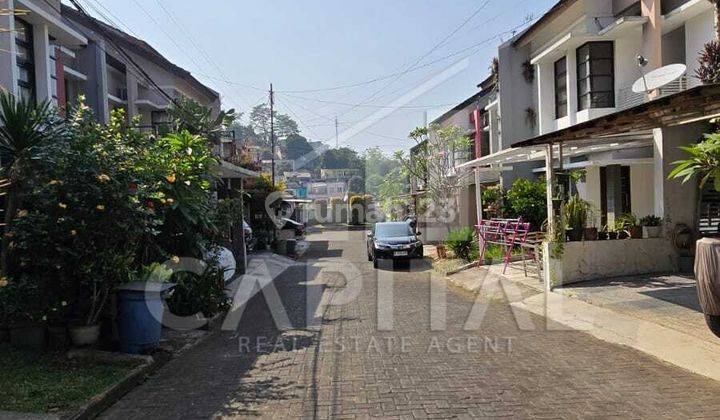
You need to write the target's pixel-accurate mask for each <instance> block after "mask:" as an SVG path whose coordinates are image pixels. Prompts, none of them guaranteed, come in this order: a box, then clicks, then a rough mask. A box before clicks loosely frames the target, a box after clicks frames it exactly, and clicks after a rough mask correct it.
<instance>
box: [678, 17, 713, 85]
mask: <svg viewBox="0 0 720 420" xmlns="http://www.w3.org/2000/svg"><path fill="white" fill-rule="evenodd" d="M714 31H715V30H714V26H713V14H712V13H701V14H700V15H698V16H695V17H694V18H692V19H689V20H688V21H687V22H685V55H686V58H685V63H686V64H687V66H688V71H687V74H688V82H689V85H690V86H695V85H698V84H700V81H699V80H698V79H697V78H695V77H694V75H695V70H696V69H697V68H698V56H699V53H700V51H702V50H703V47H704V46H705V44H706V43H707V42H708V41H710V40H712V39H713V36H714Z"/></svg>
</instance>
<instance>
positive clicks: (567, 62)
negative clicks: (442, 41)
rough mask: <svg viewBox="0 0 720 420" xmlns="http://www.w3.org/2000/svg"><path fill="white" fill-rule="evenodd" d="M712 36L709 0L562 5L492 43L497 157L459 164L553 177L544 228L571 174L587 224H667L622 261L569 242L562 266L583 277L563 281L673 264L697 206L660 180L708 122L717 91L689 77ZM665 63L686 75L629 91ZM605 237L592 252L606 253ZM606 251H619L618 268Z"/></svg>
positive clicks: (692, 191) (684, 191)
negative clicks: (677, 240)
mask: <svg viewBox="0 0 720 420" xmlns="http://www.w3.org/2000/svg"><path fill="white" fill-rule="evenodd" d="M714 34H715V31H714V27H713V7H712V5H711V3H710V2H708V1H706V0H685V1H682V0H675V1H671V0H641V1H632V0H562V1H560V2H558V3H557V4H556V5H555V6H553V7H552V8H551V9H550V10H549V11H548V12H547V13H546V14H545V15H543V16H542V17H541V18H540V19H539V20H538V21H536V22H535V23H534V24H533V25H531V26H530V27H529V28H528V29H527V30H525V31H524V32H522V33H520V34H518V35H517V36H515V37H514V38H513V39H511V40H509V41H508V42H506V43H505V44H503V45H502V46H501V47H500V49H499V54H498V56H499V106H500V110H501V118H500V122H501V127H502V135H501V136H500V142H501V145H502V150H499V151H497V152H494V153H493V154H491V155H490V156H486V157H482V158H479V159H476V160H474V161H471V162H468V163H466V164H464V165H461V166H460V169H465V168H480V167H486V166H487V165H491V166H496V167H499V168H508V167H512V170H510V171H502V172H501V174H502V175H501V177H502V178H503V180H506V179H513V178H518V177H525V178H536V177H545V178H546V179H550V180H556V181H557V182H556V183H552V182H548V204H549V214H550V216H549V218H550V222H551V223H552V221H553V219H554V218H555V214H556V212H557V210H558V209H557V208H554V207H553V204H552V201H553V200H552V198H555V197H558V194H561V193H563V192H566V191H567V185H566V183H567V181H563V177H556V176H555V175H556V173H557V172H560V173H565V174H567V173H568V172H569V171H572V170H582V171H583V173H584V176H583V179H582V180H581V182H579V183H578V192H579V195H580V196H581V198H583V199H585V200H587V201H589V202H590V203H591V204H592V206H593V207H594V208H595V212H594V214H595V217H594V218H593V219H594V220H593V221H592V222H593V223H594V224H595V226H597V227H599V228H602V227H603V226H607V227H608V228H609V229H612V228H613V225H614V221H615V220H616V219H617V218H618V217H619V216H620V215H623V214H627V213H632V214H634V215H636V216H637V217H643V216H646V215H651V214H655V215H657V216H660V217H664V218H665V222H666V226H665V238H664V239H663V240H660V241H650V240H648V241H631V242H633V245H632V247H631V248H628V249H623V251H622V252H621V254H619V255H621V256H622V258H623V260H622V263H620V262H621V261H619V260H617V258H616V257H618V254H617V253H615V252H610V251H608V250H605V251H603V252H600V253H598V252H595V250H588V249H585V250H584V251H583V252H578V253H573V252H568V251H567V250H571V251H572V250H573V248H574V247H575V245H572V246H568V247H567V248H566V253H567V254H568V256H566V258H565V260H566V261H573V264H574V265H575V266H580V267H582V270H584V271H585V273H578V272H574V273H573V274H570V275H568V276H562V275H561V276H556V277H559V278H560V281H561V282H562V281H563V279H565V278H566V277H567V278H570V279H573V278H574V280H577V277H578V276H581V277H582V276H592V275H597V274H602V275H604V276H607V275H613V274H614V275H622V274H632V273H638V272H650V271H673V270H676V269H677V268H678V264H679V262H678V258H677V257H678V252H677V250H676V249H675V244H673V243H672V242H673V241H672V240H671V238H672V236H673V235H674V233H675V232H677V230H678V229H681V228H682V226H689V227H691V228H692V229H695V230H696V231H697V230H698V229H699V228H700V222H699V216H698V215H699V214H702V213H703V212H704V211H705V210H703V209H704V208H705V207H703V206H704V205H703V202H702V199H701V198H702V197H699V196H698V194H697V192H696V188H693V187H692V186H690V185H687V186H680V185H679V184H678V183H677V182H676V181H668V180H667V175H668V173H669V171H670V170H671V169H672V165H671V163H672V162H673V161H675V160H677V159H679V158H682V156H683V155H682V152H680V151H679V149H678V147H679V146H682V145H686V144H690V143H693V142H695V141H697V140H699V139H700V138H701V134H702V133H703V132H704V131H705V130H707V125H706V122H707V120H709V119H710V118H712V117H713V116H714V114H713V109H712V106H713V105H711V104H712V103H713V102H712V100H711V99H710V98H713V95H714V94H715V92H714V91H713V88H712V87H711V86H699V85H700V81H699V79H697V78H696V77H695V69H697V67H698V57H699V53H700V51H701V50H702V49H703V46H704V44H705V43H707V42H708V41H710V40H712V39H713V38H714V36H715V35H714ZM670 64H681V65H685V66H686V68H687V69H686V71H685V73H684V74H682V75H677V76H678V77H674V78H672V80H668V83H665V84H664V85H663V86H662V87H661V88H659V89H652V90H650V91H648V92H647V93H644V92H640V93H638V92H635V91H633V89H632V85H633V84H634V83H635V82H636V81H637V80H639V79H641V77H642V76H643V75H644V74H647V73H649V72H651V71H653V70H656V69H659V68H664V66H667V65H670ZM548 173H549V175H546V174H548ZM505 186H506V187H507V184H505ZM563 189H564V190H565V191H563ZM698 202H700V204H699V205H698ZM601 242H602V241H601ZM601 242H598V243H597V244H591V245H592V247H601V246H606V244H601ZM584 246H585V247H588V246H590V245H588V244H585V245H584ZM623 246H626V245H623ZM627 246H629V245H627ZM617 247H618V246H617V244H615V248H617ZM615 248H613V249H615ZM603 255H606V256H607V255H615V257H614V258H616V261H615V263H612V262H610V261H604V262H603V261H601V260H603V258H601V257H602V256H603ZM648 255H655V256H657V257H660V258H655V259H649V258H648ZM573 258H574V259H573ZM587 258H594V259H595V260H594V261H587V260H586V259H587ZM650 260H652V261H650ZM588 267H591V268H588ZM621 269H624V270H630V271H629V272H624V271H622V270H621ZM618 270H620V271H618ZM593 273H594V274H593Z"/></svg>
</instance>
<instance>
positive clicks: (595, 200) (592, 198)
mask: <svg viewBox="0 0 720 420" xmlns="http://www.w3.org/2000/svg"><path fill="white" fill-rule="evenodd" d="M578 194H579V195H580V198H582V199H583V200H585V201H588V202H589V203H590V204H592V208H593V212H594V215H595V220H594V224H595V227H597V228H601V227H602V223H601V220H602V219H601V214H600V206H601V203H602V201H601V200H602V197H601V194H600V168H599V167H598V166H591V167H589V168H586V170H585V182H581V183H579V184H578Z"/></svg>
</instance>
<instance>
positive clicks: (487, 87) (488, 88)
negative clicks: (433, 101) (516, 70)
mask: <svg viewBox="0 0 720 420" xmlns="http://www.w3.org/2000/svg"><path fill="white" fill-rule="evenodd" d="M477 86H478V88H481V90H480V91H479V92H476V93H474V94H473V95H472V96H470V97H469V98H467V99H465V100H464V101H462V102H460V103H459V104H457V105H455V106H454V107H453V108H451V109H449V110H447V111H445V113H443V114H442V115H440V116H439V117H437V118H435V119H434V120H433V121H432V122H433V123H437V122H438V121H442V120H444V119H446V118H448V117H450V116H451V115H452V114H454V113H455V112H457V111H460V110H462V109H463V108H467V107H468V106H469V105H470V104H472V103H473V102H477V101H478V100H480V98H482V97H484V96H485V95H488V94H490V93H492V92H493V88H494V87H495V79H494V78H493V76H492V75H490V76H488V77H487V78H486V79H485V80H483V81H482V82H480V83H479V84H478V85H477Z"/></svg>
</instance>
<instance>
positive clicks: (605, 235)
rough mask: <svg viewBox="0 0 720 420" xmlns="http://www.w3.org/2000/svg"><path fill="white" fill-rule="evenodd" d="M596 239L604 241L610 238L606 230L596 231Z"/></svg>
mask: <svg viewBox="0 0 720 420" xmlns="http://www.w3.org/2000/svg"><path fill="white" fill-rule="evenodd" d="M598 239H599V240H601V241H606V240H608V239H610V235H609V234H608V233H607V232H598Z"/></svg>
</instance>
